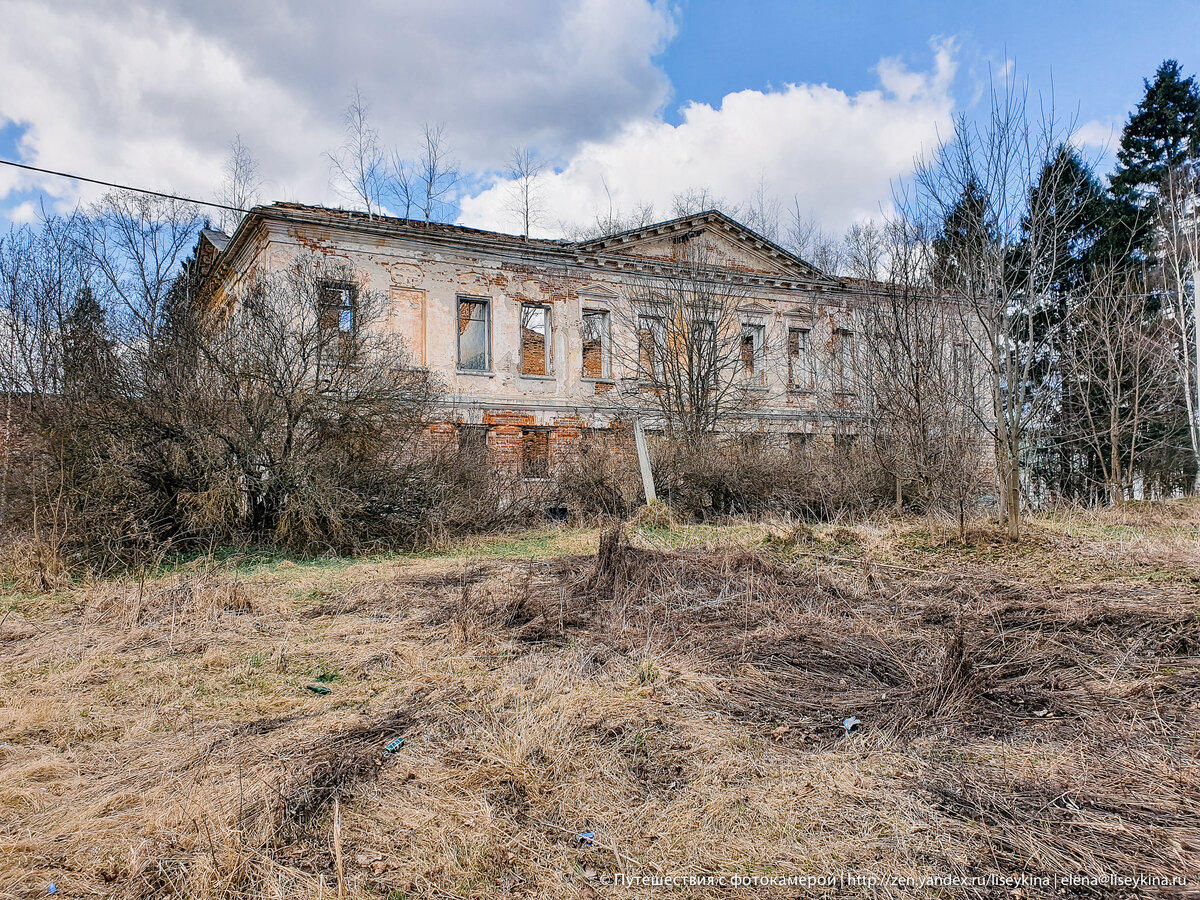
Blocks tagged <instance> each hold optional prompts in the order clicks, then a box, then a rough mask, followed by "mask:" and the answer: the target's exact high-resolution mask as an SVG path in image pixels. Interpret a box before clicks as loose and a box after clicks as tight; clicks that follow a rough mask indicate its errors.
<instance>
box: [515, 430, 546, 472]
mask: <svg viewBox="0 0 1200 900" xmlns="http://www.w3.org/2000/svg"><path fill="white" fill-rule="evenodd" d="M521 476H522V477H524V478H549V477H550V432H549V430H547V429H545V428H524V429H522V430H521Z"/></svg>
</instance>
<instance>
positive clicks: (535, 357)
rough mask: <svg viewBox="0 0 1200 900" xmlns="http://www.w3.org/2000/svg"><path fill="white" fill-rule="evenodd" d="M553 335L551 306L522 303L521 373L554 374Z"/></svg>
mask: <svg viewBox="0 0 1200 900" xmlns="http://www.w3.org/2000/svg"><path fill="white" fill-rule="evenodd" d="M553 346H554V341H553V336H552V334H551V331H550V307H548V306H542V305H540V304H536V303H522V304H521V374H522V375H543V376H546V375H552V374H553V372H554V364H553V360H552V350H553Z"/></svg>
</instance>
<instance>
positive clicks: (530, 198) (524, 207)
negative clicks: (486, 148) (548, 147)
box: [504, 147, 546, 237]
mask: <svg viewBox="0 0 1200 900" xmlns="http://www.w3.org/2000/svg"><path fill="white" fill-rule="evenodd" d="M545 169H546V164H545V162H544V161H542V160H540V159H538V157H537V155H536V154H534V152H533V151H532V150H531V149H530V148H529V147H514V148H513V149H512V152H511V153H510V154H509V157H508V166H507V168H506V169H505V172H504V174H505V176H506V177H507V178H508V180H509V186H508V191H509V194H508V211H509V213H511V214H512V216H513V218H514V219H515V220H516V222H517V226H518V227H519V228H520V229H521V234H522V235H523V236H524V237H529V235H530V231H531V229H532V228H534V227H536V226H538V225H540V224H541V223H542V214H543V212H544V207H543V202H542V200H543V198H542V186H541V184H540V183H539V182H538V176H539V175H541V174H542V172H544V171H545Z"/></svg>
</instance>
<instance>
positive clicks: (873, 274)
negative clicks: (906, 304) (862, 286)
mask: <svg viewBox="0 0 1200 900" xmlns="http://www.w3.org/2000/svg"><path fill="white" fill-rule="evenodd" d="M842 246H843V247H844V251H843V256H844V259H845V272H846V274H847V275H849V276H850V277H851V278H861V279H862V280H864V281H878V280H880V279H881V278H882V277H883V275H884V270H885V263H886V260H885V253H886V244H885V236H884V231H883V229H882V228H881V227H880V226H879V225H877V224H875V223H874V222H872V221H871V220H870V219H868V220H867V221H866V222H855V223H854V224H853V225H851V226H850V227H849V228H847V229H846V236H845V238H844V239H843V240H842Z"/></svg>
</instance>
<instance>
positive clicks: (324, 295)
mask: <svg viewBox="0 0 1200 900" xmlns="http://www.w3.org/2000/svg"><path fill="white" fill-rule="evenodd" d="M357 299H358V289H357V288H356V287H355V286H354V285H353V284H352V283H350V282H344V281H326V282H322V284H321V287H320V303H321V310H320V316H321V327H322V328H327V329H329V330H331V331H339V332H341V333H342V334H352V333H353V332H354V328H355V325H356V322H355V319H356V315H355V306H356V305H357V302H356V301H357Z"/></svg>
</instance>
